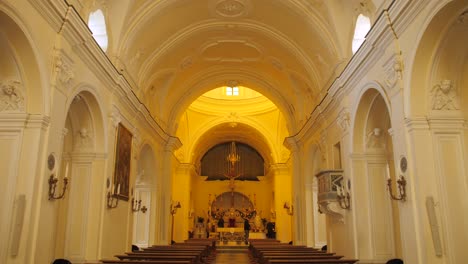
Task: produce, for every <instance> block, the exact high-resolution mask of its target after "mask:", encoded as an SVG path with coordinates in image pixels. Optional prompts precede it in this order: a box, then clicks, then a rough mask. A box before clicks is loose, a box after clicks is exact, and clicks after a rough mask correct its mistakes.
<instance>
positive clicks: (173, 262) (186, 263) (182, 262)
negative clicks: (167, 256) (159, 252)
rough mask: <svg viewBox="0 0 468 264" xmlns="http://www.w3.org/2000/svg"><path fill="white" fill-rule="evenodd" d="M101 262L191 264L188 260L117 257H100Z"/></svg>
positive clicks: (117, 263) (120, 263) (116, 263)
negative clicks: (124, 258)
mask: <svg viewBox="0 0 468 264" xmlns="http://www.w3.org/2000/svg"><path fill="white" fill-rule="evenodd" d="M101 262H102V263H112V264H191V263H192V262H191V261H189V260H148V261H147V260H142V261H140V260H119V259H102V260H101Z"/></svg>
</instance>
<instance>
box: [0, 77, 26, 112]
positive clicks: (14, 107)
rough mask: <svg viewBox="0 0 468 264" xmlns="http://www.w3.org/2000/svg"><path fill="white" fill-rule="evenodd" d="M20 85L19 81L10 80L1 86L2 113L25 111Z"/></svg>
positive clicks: (0, 109) (0, 107) (0, 104)
mask: <svg viewBox="0 0 468 264" xmlns="http://www.w3.org/2000/svg"><path fill="white" fill-rule="evenodd" d="M20 84H21V83H20V82H19V81H17V80H8V81H4V82H2V83H1V84H0V85H1V91H0V112H3V111H23V110H24V97H23V95H22V91H21V89H20V88H19V86H20Z"/></svg>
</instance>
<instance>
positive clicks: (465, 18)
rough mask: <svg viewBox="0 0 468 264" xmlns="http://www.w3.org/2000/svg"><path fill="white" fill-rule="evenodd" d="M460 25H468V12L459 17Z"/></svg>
mask: <svg viewBox="0 0 468 264" xmlns="http://www.w3.org/2000/svg"><path fill="white" fill-rule="evenodd" d="M458 23H460V24H465V25H468V11H465V12H463V13H462V14H461V15H460V16H459V17H458Z"/></svg>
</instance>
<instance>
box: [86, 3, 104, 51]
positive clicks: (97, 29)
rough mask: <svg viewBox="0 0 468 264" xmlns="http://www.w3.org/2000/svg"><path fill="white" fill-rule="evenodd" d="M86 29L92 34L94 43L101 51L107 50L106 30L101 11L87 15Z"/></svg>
mask: <svg viewBox="0 0 468 264" xmlns="http://www.w3.org/2000/svg"><path fill="white" fill-rule="evenodd" d="M88 27H89V29H90V30H91V32H92V33H93V37H94V39H95V40H96V42H97V43H98V44H99V46H101V48H102V50H103V51H106V50H107V29H106V20H105V18H104V14H103V13H102V11H101V9H98V10H96V11H95V12H92V13H91V14H90V15H89V20H88Z"/></svg>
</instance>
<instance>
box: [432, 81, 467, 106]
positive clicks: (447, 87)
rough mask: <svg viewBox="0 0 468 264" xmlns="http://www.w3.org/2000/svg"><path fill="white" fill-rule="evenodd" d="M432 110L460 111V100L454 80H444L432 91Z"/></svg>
mask: <svg viewBox="0 0 468 264" xmlns="http://www.w3.org/2000/svg"><path fill="white" fill-rule="evenodd" d="M430 95H431V107H432V110H459V109H460V101H459V100H460V98H459V95H458V89H457V88H456V86H455V85H454V84H453V81H452V80H442V81H440V82H439V83H438V84H436V85H434V86H433V87H432V90H431V93H430Z"/></svg>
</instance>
